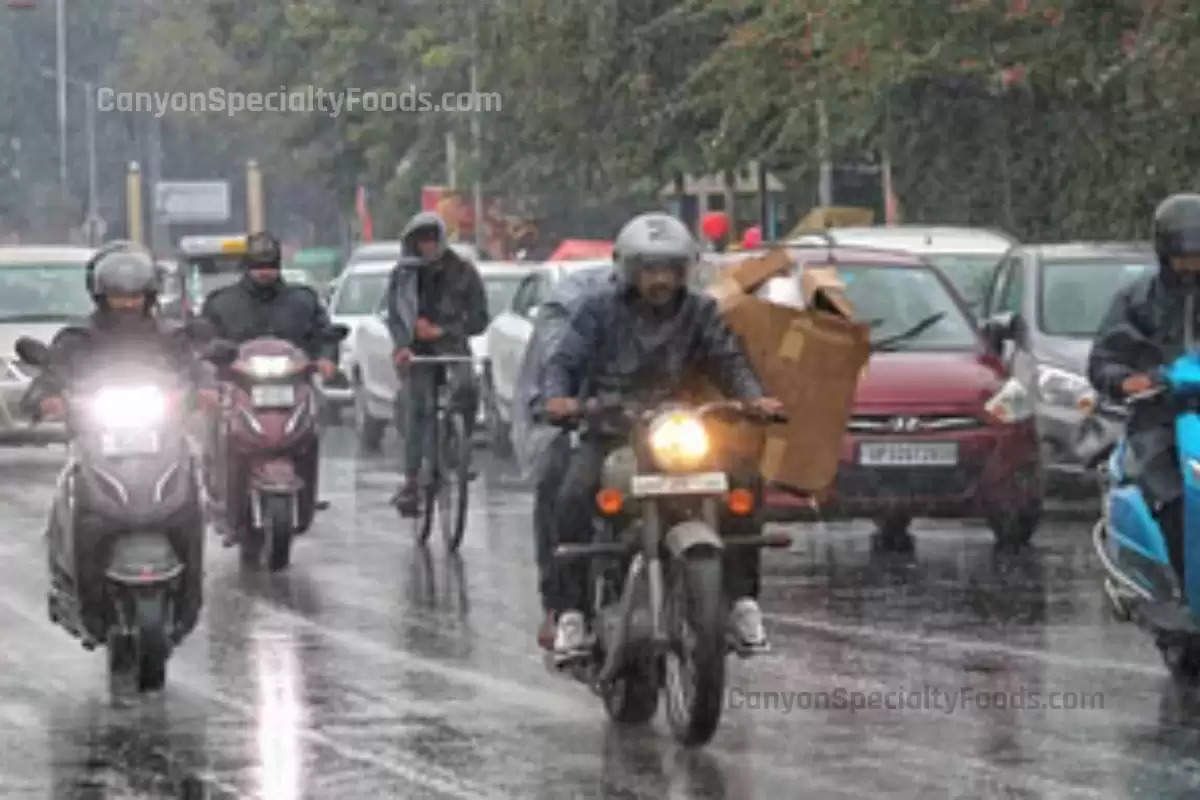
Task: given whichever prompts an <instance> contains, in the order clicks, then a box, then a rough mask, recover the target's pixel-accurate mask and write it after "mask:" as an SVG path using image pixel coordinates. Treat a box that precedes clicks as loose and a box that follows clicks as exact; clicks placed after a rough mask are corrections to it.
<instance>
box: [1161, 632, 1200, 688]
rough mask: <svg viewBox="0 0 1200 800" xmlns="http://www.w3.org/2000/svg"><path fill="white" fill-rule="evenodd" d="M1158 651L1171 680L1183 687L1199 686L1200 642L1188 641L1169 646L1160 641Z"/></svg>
mask: <svg viewBox="0 0 1200 800" xmlns="http://www.w3.org/2000/svg"><path fill="white" fill-rule="evenodd" d="M1158 651H1159V653H1161V654H1162V659H1163V664H1165V665H1166V667H1167V669H1168V670H1169V671H1170V673H1171V677H1172V678H1174V679H1175V680H1176V681H1177V682H1179V683H1181V684H1183V685H1185V686H1196V685H1200V641H1196V640H1193V639H1188V640H1186V641H1182V642H1173V643H1171V644H1167V643H1165V642H1161V641H1160V642H1159V643H1158Z"/></svg>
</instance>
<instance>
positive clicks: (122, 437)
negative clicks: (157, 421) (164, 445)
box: [100, 429, 159, 457]
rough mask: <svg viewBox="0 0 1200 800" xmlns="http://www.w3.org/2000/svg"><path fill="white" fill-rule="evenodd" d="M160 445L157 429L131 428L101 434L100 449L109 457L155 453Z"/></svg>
mask: <svg viewBox="0 0 1200 800" xmlns="http://www.w3.org/2000/svg"><path fill="white" fill-rule="evenodd" d="M158 447H159V443H158V431H156V430H138V429H131V430H127V431H104V432H103V433H101V434H100V451H101V452H102V453H103V454H104V455H105V456H108V457H114V456H146V455H153V454H155V453H157V452H158Z"/></svg>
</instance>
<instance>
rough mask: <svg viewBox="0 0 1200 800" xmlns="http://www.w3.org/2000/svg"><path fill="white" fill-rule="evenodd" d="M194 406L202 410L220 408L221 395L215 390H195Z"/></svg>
mask: <svg viewBox="0 0 1200 800" xmlns="http://www.w3.org/2000/svg"><path fill="white" fill-rule="evenodd" d="M196 405H198V406H199V407H200V408H204V409H214V408H220V406H221V393H220V392H219V391H218V390H216V389H197V390H196Z"/></svg>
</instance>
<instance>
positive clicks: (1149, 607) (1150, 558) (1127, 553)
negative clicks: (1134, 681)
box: [1093, 332, 1200, 683]
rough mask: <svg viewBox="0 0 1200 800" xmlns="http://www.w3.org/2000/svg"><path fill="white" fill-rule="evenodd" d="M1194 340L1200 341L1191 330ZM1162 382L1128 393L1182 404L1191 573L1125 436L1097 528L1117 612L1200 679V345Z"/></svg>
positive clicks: (1106, 471)
mask: <svg viewBox="0 0 1200 800" xmlns="http://www.w3.org/2000/svg"><path fill="white" fill-rule="evenodd" d="M1187 340H1188V341H1189V342H1190V341H1192V337H1191V335H1190V332H1189V335H1188V337H1187ZM1157 377H1158V379H1159V382H1160V383H1159V385H1158V386H1157V387H1155V388H1153V389H1151V390H1149V391H1147V392H1143V393H1140V394H1138V395H1134V396H1132V397H1130V398H1128V401H1129V403H1131V404H1135V403H1139V402H1146V401H1150V400H1155V401H1157V402H1163V401H1165V402H1168V403H1170V404H1171V406H1172V408H1173V409H1174V410H1175V413H1176V419H1175V442H1176V448H1177V453H1178V458H1179V465H1180V468H1181V471H1182V473H1183V474H1182V478H1183V487H1184V493H1183V503H1184V543H1183V562H1184V564H1183V580H1182V582H1181V581H1180V580H1179V578H1178V576H1177V573H1176V571H1175V569H1174V568H1173V567H1172V565H1171V562H1170V558H1169V557H1168V549H1167V542H1166V538H1165V537H1164V535H1163V531H1162V528H1161V527H1160V526H1159V524H1158V521H1157V520H1156V519H1155V517H1154V514H1153V512H1152V510H1151V508H1150V506H1149V505H1148V504H1147V502H1146V498H1145V497H1144V496H1143V494H1142V491H1141V490H1140V489H1139V488H1138V487H1137V485H1136V484H1135V483H1133V481H1132V480H1130V479H1129V478H1128V477H1127V473H1126V469H1125V457H1126V448H1127V447H1128V444H1127V441H1126V440H1125V439H1124V438H1122V439H1120V441H1119V442H1117V443H1116V445H1115V447H1114V448H1113V449H1112V451H1111V453H1110V454H1109V455H1108V457H1107V459H1106V461H1105V463H1104V465H1103V467H1102V469H1101V470H1100V476H1101V489H1102V516H1101V518H1100V520H1099V521H1098V522H1097V523H1096V525H1095V527H1094V529H1093V542H1094V545H1095V548H1096V553H1097V555H1098V556H1099V558H1100V561H1101V562H1102V563H1103V565H1104V568H1105V572H1106V575H1105V579H1104V589H1105V593H1106V594H1107V596H1108V599H1109V603H1110V606H1111V608H1112V611H1113V614H1114V616H1115V617H1116V618H1117V619H1119V620H1121V621H1132V622H1134V623H1136V624H1137V625H1138V626H1139V627H1141V628H1142V629H1144V630H1146V631H1147V632H1148V633H1150V634H1151V635H1152V636H1153V637H1154V640H1155V644H1156V645H1157V646H1158V649H1159V651H1160V652H1161V653H1162V657H1163V661H1164V663H1165V664H1166V666H1167V668H1168V669H1169V670H1170V671H1171V674H1172V675H1173V676H1175V677H1176V678H1177V679H1179V680H1181V681H1184V682H1187V683H1196V682H1200V352H1198V351H1196V350H1195V349H1193V348H1191V347H1188V348H1186V351H1185V354H1184V355H1182V356H1180V357H1179V358H1178V359H1177V360H1176V361H1175V362H1174V363H1172V364H1170V365H1169V366H1167V367H1165V368H1163V369H1161V370H1159V373H1158V376H1157Z"/></svg>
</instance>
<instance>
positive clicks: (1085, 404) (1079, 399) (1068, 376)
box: [1037, 365, 1096, 410]
mask: <svg viewBox="0 0 1200 800" xmlns="http://www.w3.org/2000/svg"><path fill="white" fill-rule="evenodd" d="M1037 386H1038V396H1039V397H1041V398H1042V400H1043V401H1044V402H1046V403H1049V404H1050V405H1054V406H1062V407H1064V408H1078V409H1081V410H1088V409H1090V408H1091V407H1092V406H1093V405H1094V404H1095V397H1096V394H1095V392H1094V391H1093V390H1092V385H1091V384H1090V383H1088V380H1087V378H1084V377H1083V376H1082V375H1076V374H1075V373H1073V372H1067V371H1066V370H1063V369H1059V368H1058V367H1048V366H1045V365H1043V366H1039V367H1038V371H1037Z"/></svg>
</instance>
